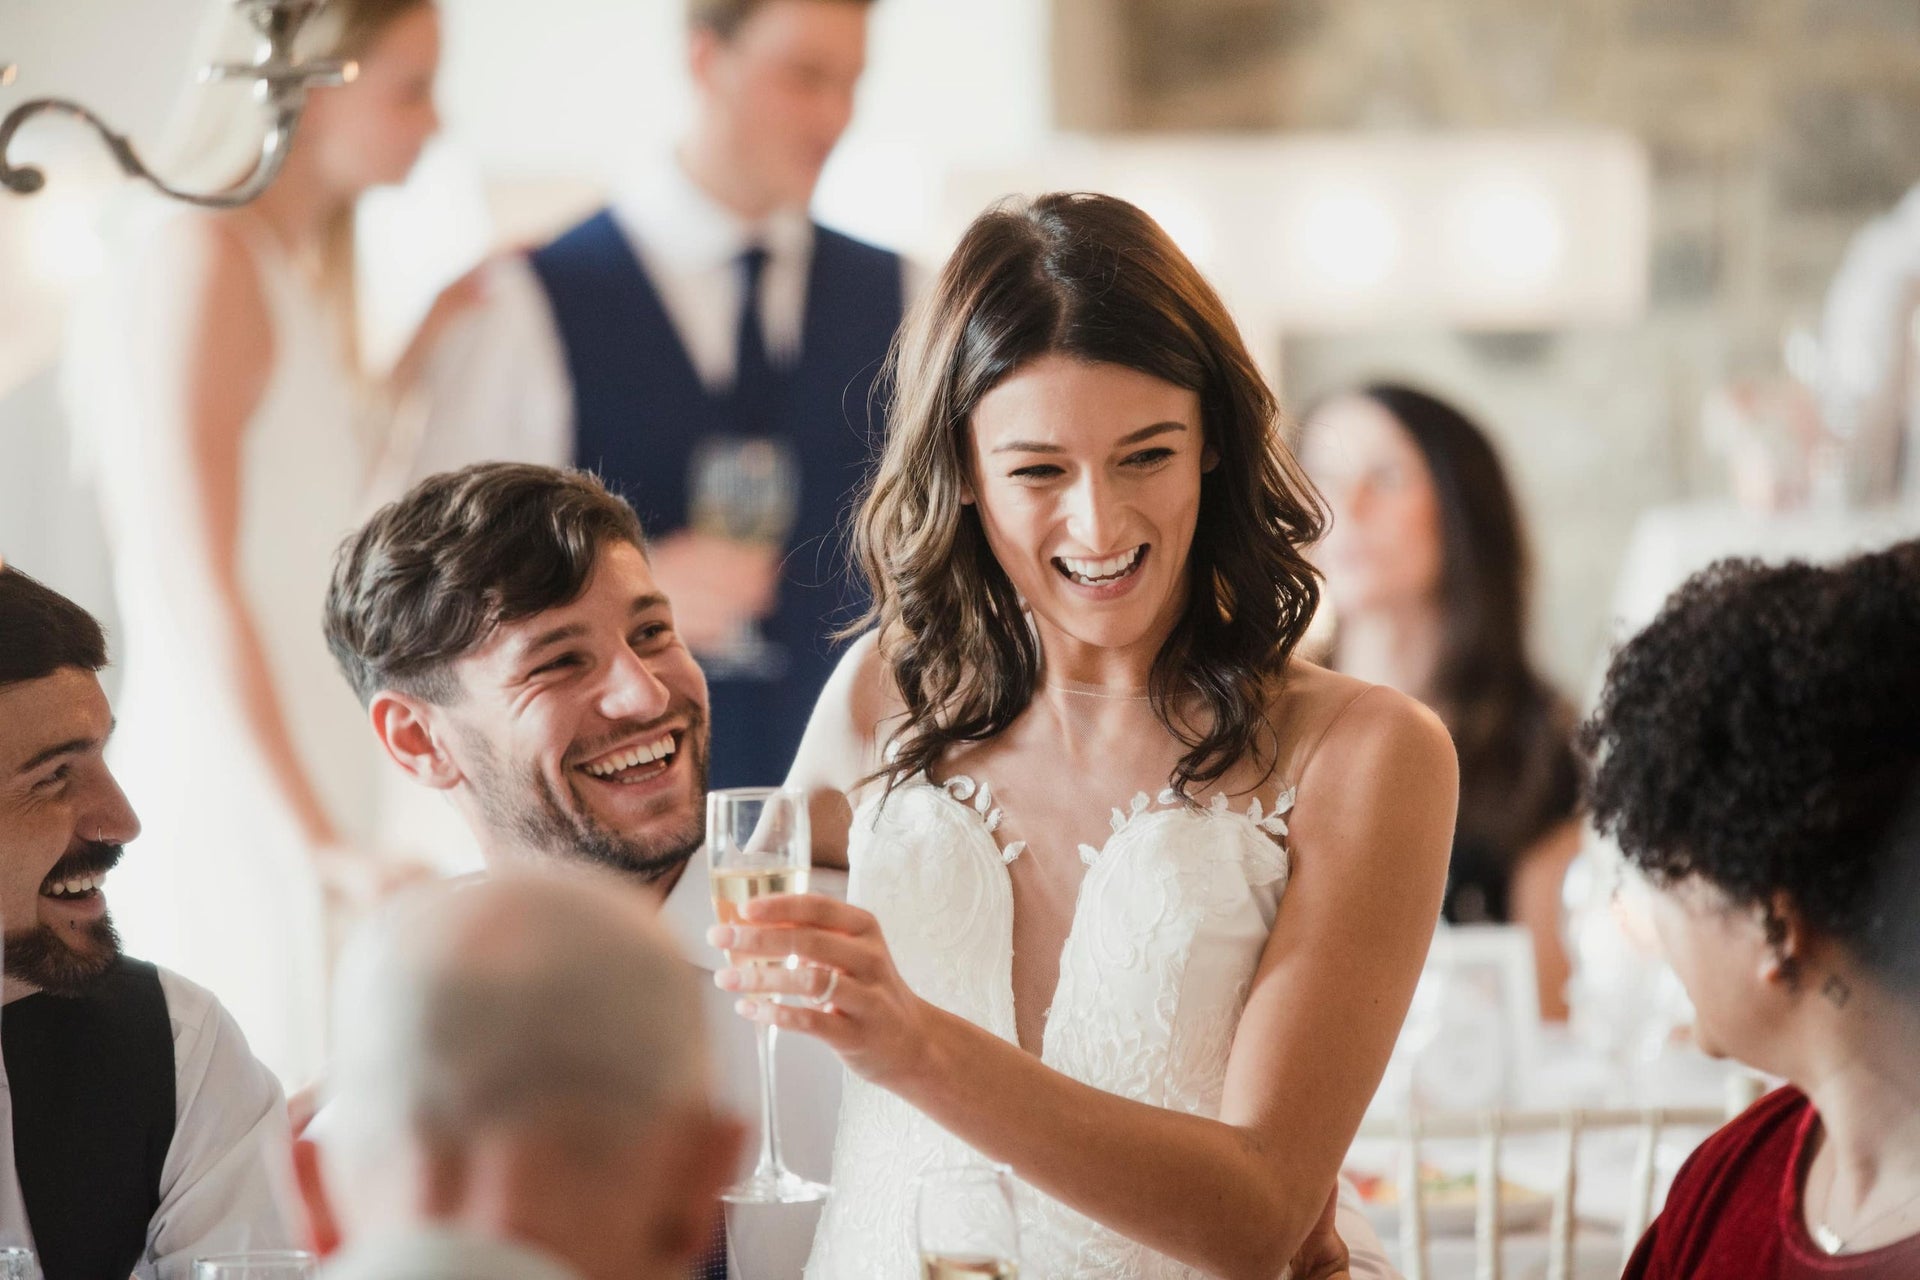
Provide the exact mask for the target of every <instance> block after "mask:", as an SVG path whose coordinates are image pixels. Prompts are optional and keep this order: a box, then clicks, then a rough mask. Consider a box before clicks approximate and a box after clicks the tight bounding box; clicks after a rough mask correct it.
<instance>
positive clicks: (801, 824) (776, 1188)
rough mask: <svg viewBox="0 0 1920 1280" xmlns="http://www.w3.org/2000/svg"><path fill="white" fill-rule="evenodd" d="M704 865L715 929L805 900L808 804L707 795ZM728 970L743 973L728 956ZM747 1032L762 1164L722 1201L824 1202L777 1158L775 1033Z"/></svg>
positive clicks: (780, 796)
mask: <svg viewBox="0 0 1920 1280" xmlns="http://www.w3.org/2000/svg"><path fill="white" fill-rule="evenodd" d="M707 858H708V865H709V867H710V869H711V870H710V875H711V878H712V886H713V914H714V916H715V918H716V919H718V920H719V922H720V923H721V924H725V925H733V924H739V923H740V922H741V920H740V910H741V908H742V907H744V906H746V905H747V903H749V902H752V901H753V900H754V899H755V898H766V897H772V896H773V895H775V894H782V893H805V892H806V891H807V872H808V870H809V869H810V868H811V867H812V865H813V841H812V837H811V835H810V834H809V831H808V827H807V798H806V796H805V795H804V794H802V793H801V792H799V791H795V790H789V789H785V788H780V787H731V788H725V789H722V790H718V791H710V792H708V793H707ZM727 963H729V964H734V965H735V967H736V968H739V967H742V966H740V965H738V964H736V963H735V961H734V958H733V956H732V955H731V954H729V955H728V956H727ZM750 963H759V964H767V963H771V964H775V965H778V964H781V963H782V962H781V961H778V960H775V961H753V962H750ZM785 967H787V968H789V969H795V968H798V962H797V961H796V960H795V959H794V957H792V956H789V957H787V959H786V961H785ZM750 998H752V999H770V998H772V997H767V996H754V997H750ZM753 1031H754V1037H755V1039H756V1042H757V1045H756V1047H757V1048H758V1050H759V1058H760V1158H759V1160H758V1162H757V1163H756V1164H755V1166H754V1170H753V1172H752V1174H750V1175H749V1176H748V1177H747V1178H746V1180H745V1181H742V1182H739V1183H736V1184H735V1185H733V1186H732V1187H729V1188H728V1189H727V1190H726V1192H725V1193H724V1194H723V1195H722V1199H725V1200H728V1201H731V1202H732V1203H735V1204H799V1203H804V1202H806V1201H810V1200H823V1199H825V1198H826V1196H827V1194H828V1192H829V1191H830V1188H829V1187H827V1186H826V1185H825V1184H823V1183H819V1182H814V1181H813V1180H811V1179H809V1178H803V1177H801V1176H800V1175H799V1174H797V1173H794V1172H793V1171H792V1170H790V1169H788V1168H787V1166H786V1162H785V1160H783V1159H782V1158H781V1154H780V1117H779V1108H778V1104H777V1102H776V1100H775V1097H774V1088H773V1080H774V1075H773V1049H774V1028H773V1027H770V1026H768V1025H767V1024H766V1023H764V1022H756V1023H754V1024H753Z"/></svg>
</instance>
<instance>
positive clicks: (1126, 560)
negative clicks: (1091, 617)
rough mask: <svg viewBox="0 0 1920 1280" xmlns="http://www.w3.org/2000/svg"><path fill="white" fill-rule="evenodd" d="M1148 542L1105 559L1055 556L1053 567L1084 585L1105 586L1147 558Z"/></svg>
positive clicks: (1124, 576)
mask: <svg viewBox="0 0 1920 1280" xmlns="http://www.w3.org/2000/svg"><path fill="white" fill-rule="evenodd" d="M1146 551H1147V544H1146V543H1144V542H1143V543H1141V544H1140V545H1139V546H1137V547H1134V548H1132V549H1131V550H1127V551H1123V552H1121V553H1120V554H1119V555H1117V556H1109V557H1107V558H1106V559H1104V560H1082V559H1079V558H1078V557H1075V556H1055V557H1054V558H1053V567H1054V568H1055V569H1056V570H1058V571H1059V572H1060V574H1061V575H1062V576H1064V577H1066V578H1067V579H1069V580H1070V581H1073V582H1077V583H1079V584H1080V585H1081V586H1083V587H1105V586H1110V585H1112V584H1113V583H1116V582H1119V581H1120V580H1121V579H1123V578H1126V577H1128V576H1129V575H1131V574H1132V573H1133V572H1134V570H1136V569H1138V568H1139V567H1140V562H1141V561H1142V560H1144V559H1146Z"/></svg>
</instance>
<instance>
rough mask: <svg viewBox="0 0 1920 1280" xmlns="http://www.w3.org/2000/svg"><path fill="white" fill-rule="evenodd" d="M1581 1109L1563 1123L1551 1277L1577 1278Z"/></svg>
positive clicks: (1556, 1279)
mask: <svg viewBox="0 0 1920 1280" xmlns="http://www.w3.org/2000/svg"><path fill="white" fill-rule="evenodd" d="M1580 1120H1581V1116H1580V1112H1578V1111H1569V1112H1568V1113H1567V1115H1566V1118H1565V1119H1564V1120H1563V1121H1562V1122H1561V1129H1562V1131H1563V1132H1565V1133H1566V1135H1567V1147H1566V1156H1565V1163H1564V1164H1563V1165H1562V1166H1561V1169H1560V1189H1559V1191H1558V1192H1557V1193H1556V1194H1555V1195H1554V1197H1553V1227H1552V1230H1551V1232H1550V1237H1551V1238H1550V1240H1549V1244H1548V1247H1549V1253H1548V1255H1547V1280H1573V1237H1574V1233H1575V1231H1576V1229H1577V1223H1576V1221H1575V1205H1576V1202H1577V1198H1578V1192H1579V1189H1580V1188H1579V1180H1580V1172H1579V1171H1580Z"/></svg>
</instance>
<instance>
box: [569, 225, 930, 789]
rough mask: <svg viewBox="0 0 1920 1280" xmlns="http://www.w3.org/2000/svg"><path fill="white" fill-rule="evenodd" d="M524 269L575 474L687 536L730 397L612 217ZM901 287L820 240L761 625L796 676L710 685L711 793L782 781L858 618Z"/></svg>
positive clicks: (872, 258)
mask: <svg viewBox="0 0 1920 1280" xmlns="http://www.w3.org/2000/svg"><path fill="white" fill-rule="evenodd" d="M531 258H532V264H533V270H534V273H535V275H537V276H538V277H539V280H540V283H541V285H542V287H543V288H544V289H545V291H546V295H547V299H548V301H549V302H550V303H551V305H552V307H553V314H554V320H555V324H556V326H557V328H558V330H559V334H560V340H561V345H562V347H563V348H564V350H565V352H566V359H567V370H568V373H569V375H570V377H571V378H572V381H573V405H574V461H575V465H577V466H580V467H584V468H587V469H588V470H591V471H595V472H597V473H598V474H599V475H600V476H601V478H602V479H603V480H605V481H606V482H607V484H608V486H609V487H610V488H612V489H614V490H616V491H618V492H620V493H622V494H624V495H625V496H626V498H627V500H628V501H630V502H631V503H632V504H633V507H634V510H635V511H637V512H639V514H640V520H641V523H642V525H643V526H644V527H645V528H646V531H647V533H648V535H649V536H650V537H659V536H661V535H664V534H669V533H672V532H674V531H676V530H679V529H682V528H685V527H686V525H687V522H688V510H687V508H688V493H687V473H688V467H689V465H690V463H691V462H692V457H693V449H694V446H695V445H696V444H697V443H698V442H699V441H700V440H701V439H702V438H703V437H706V436H712V435H730V434H740V432H739V431H738V430H737V429H735V428H734V426H733V425H732V424H731V423H730V422H729V421H728V410H727V399H726V395H725V393H724V391H723V392H721V393H720V394H715V393H713V392H710V391H709V390H708V389H707V388H706V386H705V385H704V384H703V383H702V382H701V381H700V376H699V374H698V373H697V372H696V371H695V369H694V366H693V361H692V359H691V358H690V357H689V356H688V355H687V351H686V347H685V344H684V343H683V342H682V341H681V338H680V335H679V332H678V330H676V329H675V328H674V326H673V321H672V319H671V318H670V317H669V316H668V314H667V310H666V307H665V306H664V305H663V304H662V302H661V301H660V295H659V293H658V291H657V290H656V289H655V288H654V285H653V282H652V281H651V280H650V279H649V278H648V276H647V273H646V269H645V268H644V267H643V266H642V265H641V263H640V261H639V259H638V258H637V257H635V255H634V252H633V248H632V246H631V245H630V244H629V243H628V241H627V238H626V235H625V233H623V232H622V231H621V229H620V227H619V225H618V224H617V223H616V222H615V221H614V219H613V216H612V214H611V212H609V211H607V210H602V211H601V212H600V213H598V214H595V215H594V216H593V217H591V218H588V219H587V220H586V221H585V222H582V223H581V224H580V225H578V226H576V227H574V228H573V229H572V230H570V231H568V232H566V233H565V234H563V235H562V236H560V238H559V239H557V240H555V241H553V242H552V243H550V244H547V245H544V246H542V247H541V248H539V249H536V250H534V251H533V253H532V255H531ZM901 288H902V284H901V264H900V259H899V258H898V257H897V256H896V255H894V254H892V253H889V252H887V251H886V250H884V249H878V248H875V247H874V246H872V245H869V244H863V243H861V242H860V241H858V240H854V239H852V238H850V237H848V236H844V235H841V234H839V233H838V232H834V231H829V230H827V229H826V228H825V227H818V226H816V227H815V228H814V242H813V262H812V267H811V270H810V272H809V275H808V277H807V297H806V309H805V313H804V320H803V323H802V328H801V347H800V359H799V363H798V364H797V365H796V366H794V367H793V368H792V369H791V370H789V371H787V376H786V377H785V379H784V385H783V387H782V390H781V404H780V409H779V411H778V413H776V415H775V417H774V423H775V426H774V432H773V433H774V434H775V435H776V436H779V437H781V438H783V439H785V440H786V441H787V442H788V443H789V445H790V446H791V447H792V452H793V454H794V457H795V458H796V460H797V461H798V463H799V466H800V495H799V497H800V503H799V511H798V515H797V518H796V520H795V523H794V532H793V535H792V537H791V539H790V541H789V544H788V549H787V556H786V559H785V562H784V564H783V567H782V574H781V581H780V600H779V606H778V610H777V612H776V613H775V614H774V616H773V617H771V618H769V619H767V620H766V622H765V623H764V624H763V629H764V632H765V634H766V636H767V638H768V639H770V640H772V641H773V642H774V643H775V644H777V645H779V646H781V648H782V649H783V650H784V651H785V653H786V656H787V658H788V665H787V669H786V671H785V672H784V674H783V675H782V676H781V677H780V678H779V679H777V680H754V679H711V678H710V679H709V681H708V686H709V697H710V701H711V716H712V725H713V758H712V763H711V769H710V778H711V783H712V785H713V786H716V787H725V786H750V785H773V784H776V783H778V782H780V781H781V780H782V779H783V778H785V776H786V773H787V767H788V765H790V764H791V763H792V762H793V756H794V752H795V751H796V750H797V749H798V748H799V745H800V735H801V733H802V731H803V730H804V729H805V728H806V723H807V717H808V715H810V714H811V712H812V710H813V703H814V700H815V699H816V698H817V697H818V696H819V694H820V689H821V686H822V685H824V684H825V683H826V680H827V676H828V675H829V674H831V672H832V668H833V661H834V658H835V656H836V648H837V646H835V645H834V644H833V642H832V638H831V637H832V633H833V632H834V631H835V630H836V629H837V628H838V627H840V626H842V625H844V624H845V623H846V622H848V621H851V620H852V619H853V618H855V617H857V616H858V615H859V612H860V610H861V609H862V608H863V607H864V604H865V596H864V594H863V593H862V592H861V590H860V589H859V587H858V585H857V581H856V579H855V577H854V575H853V574H852V573H851V572H850V571H849V569H848V565H847V555H846V549H847V542H846V535H845V523H844V522H845V521H846V520H848V519H850V517H851V515H852V505H853V503H854V501H855V500H856V495H857V490H858V487H859V484H860V482H861V480H862V479H863V477H864V476H865V474H866V470H867V467H868V466H869V464H870V462H871V461H872V460H873V458H874V457H875V456H876V454H875V451H876V449H877V447H878V445H879V443H880V439H881V432H882V430H883V427H884V411H883V406H882V404H881V403H880V396H879V394H878V393H877V390H876V385H875V383H876V379H877V377H878V375H879V372H880V366H881V364H882V362H883V361H884V359H885V356H886V352H887V347H888V345H889V344H890V343H891V342H892V341H893V335H894V330H895V329H897V328H898V327H899V324H900V313H901Z"/></svg>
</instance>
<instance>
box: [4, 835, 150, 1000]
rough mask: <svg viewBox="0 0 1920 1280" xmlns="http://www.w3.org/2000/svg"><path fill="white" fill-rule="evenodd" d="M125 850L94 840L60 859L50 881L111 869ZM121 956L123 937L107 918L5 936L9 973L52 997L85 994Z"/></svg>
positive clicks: (39, 927)
mask: <svg viewBox="0 0 1920 1280" xmlns="http://www.w3.org/2000/svg"><path fill="white" fill-rule="evenodd" d="M120 852H121V850H120V846H119V845H117V844H102V843H99V842H97V841H96V842H90V843H89V844H88V845H87V846H86V847H85V848H83V849H81V850H79V851H78V852H76V853H70V854H68V855H67V856H66V857H64V858H62V859H61V860H60V861H59V862H57V863H55V864H54V867H53V870H52V871H50V872H49V873H48V874H47V879H48V880H52V881H59V880H67V879H73V878H75V877H78V876H83V875H94V874H98V873H101V872H105V871H108V870H110V869H111V868H112V867H113V865H114V864H115V863H117V862H119V861H120ZM119 958H120V935H119V934H117V933H115V932H114V930H113V921H112V920H111V919H109V918H108V917H106V916H102V917H101V918H100V919H98V920H94V921H90V922H89V923H87V924H85V925H82V926H81V927H80V929H79V930H78V931H77V932H68V931H64V930H60V929H56V928H54V927H53V926H52V925H49V924H36V925H34V926H33V927H32V928H30V929H23V930H20V931H18V932H10V933H8V934H7V935H6V947H5V960H4V963H5V966H6V975H7V976H8V977H9V978H14V979H17V980H19V981H21V982H25V983H29V984H31V985H32V986H33V987H35V988H37V989H38V990H41V991H44V992H46V993H47V994H48V995H55V996H78V995H84V994H85V993H86V991H87V989H88V988H89V987H91V986H92V985H93V984H94V982H95V981H96V980H97V979H98V978H99V977H100V975H101V974H103V973H105V972H106V971H107V970H108V969H111V968H112V967H113V962H114V961H115V960H118V959H119Z"/></svg>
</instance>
